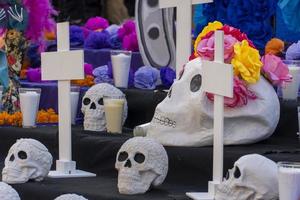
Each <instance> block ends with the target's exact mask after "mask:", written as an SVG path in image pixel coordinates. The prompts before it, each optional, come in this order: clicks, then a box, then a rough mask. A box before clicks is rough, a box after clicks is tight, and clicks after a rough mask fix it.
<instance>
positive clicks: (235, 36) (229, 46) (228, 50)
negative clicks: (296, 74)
mask: <svg viewBox="0 0 300 200" xmlns="http://www.w3.org/2000/svg"><path fill="white" fill-rule="evenodd" d="M216 30H222V31H224V60H225V63H228V64H232V66H233V70H234V96H233V98H225V105H226V106H227V107H232V108H233V107H240V106H244V105H247V103H248V100H255V99H256V98H257V97H256V95H255V93H254V92H253V91H251V90H250V89H249V88H248V86H249V85H250V84H255V83H257V82H258V81H259V79H260V76H261V73H262V75H265V77H266V78H267V79H268V80H269V81H270V82H271V83H272V84H274V85H276V86H279V85H283V84H284V83H285V82H289V81H290V80H291V76H290V75H289V70H288V67H287V66H286V65H285V64H284V63H283V62H282V60H281V59H280V58H279V57H277V56H276V55H272V54H267V55H265V56H264V57H263V58H262V59H261V57H260V54H259V51H258V50H257V49H256V48H255V46H254V44H253V42H252V41H251V40H249V39H248V37H247V35H246V34H245V33H242V32H241V31H240V30H239V29H236V28H234V27H231V26H229V25H223V24H222V23H221V22H219V21H215V22H212V23H209V24H208V25H207V26H206V27H205V28H204V29H203V31H202V32H201V33H200V34H199V35H198V37H197V39H196V41H195V45H194V54H193V55H192V56H191V59H193V58H195V57H201V58H202V59H204V60H214V51H215V49H214V47H215V44H214V42H215V39H214V35H215V31H216ZM207 97H208V99H210V100H213V95H212V94H207Z"/></svg>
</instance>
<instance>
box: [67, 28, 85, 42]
mask: <svg viewBox="0 0 300 200" xmlns="http://www.w3.org/2000/svg"><path fill="white" fill-rule="evenodd" d="M70 42H71V43H79V44H83V43H84V34H83V30H82V28H81V27H79V26H76V25H72V26H70Z"/></svg>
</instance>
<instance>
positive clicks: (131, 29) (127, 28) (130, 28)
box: [118, 20, 136, 40]
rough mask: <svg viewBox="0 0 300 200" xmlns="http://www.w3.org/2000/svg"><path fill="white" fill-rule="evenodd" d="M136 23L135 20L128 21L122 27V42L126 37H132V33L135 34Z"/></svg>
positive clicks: (120, 33)
mask: <svg viewBox="0 0 300 200" xmlns="http://www.w3.org/2000/svg"><path fill="white" fill-rule="evenodd" d="M135 32H136V30H135V23H134V21H133V20H127V21H126V22H125V23H124V24H123V25H122V27H121V28H120V29H119V30H118V36H119V38H120V39H121V40H123V38H124V37H125V36H126V35H130V34H131V33H135Z"/></svg>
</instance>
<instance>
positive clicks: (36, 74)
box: [26, 68, 42, 82]
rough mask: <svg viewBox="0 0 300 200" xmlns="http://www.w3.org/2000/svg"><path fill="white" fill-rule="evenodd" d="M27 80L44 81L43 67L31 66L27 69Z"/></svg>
mask: <svg viewBox="0 0 300 200" xmlns="http://www.w3.org/2000/svg"><path fill="white" fill-rule="evenodd" d="M26 75H27V80H28V81H29V82H41V81H42V74H41V68H29V69H28V70H27V74H26Z"/></svg>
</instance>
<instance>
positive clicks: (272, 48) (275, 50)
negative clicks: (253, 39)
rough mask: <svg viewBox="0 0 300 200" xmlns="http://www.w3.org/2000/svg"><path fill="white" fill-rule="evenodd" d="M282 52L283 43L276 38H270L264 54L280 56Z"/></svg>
mask: <svg viewBox="0 0 300 200" xmlns="http://www.w3.org/2000/svg"><path fill="white" fill-rule="evenodd" d="M283 50H284V42H283V41H282V40H280V39H278V38H272V39H271V40H270V41H269V42H268V43H267V44H266V48H265V54H273V55H275V56H280V55H281V54H282V52H283Z"/></svg>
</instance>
